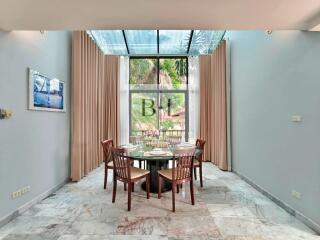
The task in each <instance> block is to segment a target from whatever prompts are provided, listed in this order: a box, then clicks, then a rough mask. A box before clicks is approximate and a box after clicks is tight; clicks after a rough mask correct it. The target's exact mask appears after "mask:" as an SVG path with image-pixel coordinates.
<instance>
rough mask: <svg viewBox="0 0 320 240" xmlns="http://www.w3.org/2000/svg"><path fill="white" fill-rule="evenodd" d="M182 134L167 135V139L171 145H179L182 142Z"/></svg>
mask: <svg viewBox="0 0 320 240" xmlns="http://www.w3.org/2000/svg"><path fill="white" fill-rule="evenodd" d="M181 140H182V136H167V141H168V142H169V144H171V145H178V144H180V143H181Z"/></svg>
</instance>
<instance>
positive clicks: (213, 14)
mask: <svg viewBox="0 0 320 240" xmlns="http://www.w3.org/2000/svg"><path fill="white" fill-rule="evenodd" d="M318 24H320V0H1V4H0V28H1V29H3V30H40V29H43V30H56V29H59V30H62V29H67V30H86V29H273V30H276V29H300V30H306V29H311V28H314V27H315V26H316V25H318Z"/></svg>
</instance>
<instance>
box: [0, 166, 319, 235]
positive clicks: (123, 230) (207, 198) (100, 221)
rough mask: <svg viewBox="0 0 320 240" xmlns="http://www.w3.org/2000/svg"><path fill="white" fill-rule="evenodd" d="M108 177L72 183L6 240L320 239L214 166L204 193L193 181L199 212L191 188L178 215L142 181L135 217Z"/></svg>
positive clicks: (207, 171)
mask: <svg viewBox="0 0 320 240" xmlns="http://www.w3.org/2000/svg"><path fill="white" fill-rule="evenodd" d="M103 170H104V169H103V166H101V167H99V168H97V169H96V170H94V171H92V172H91V173H90V174H88V176H86V177H84V178H83V179H82V180H81V181H79V182H78V183H68V184H66V185H65V186H63V187H62V188H61V189H59V190H58V191H57V192H55V193H54V194H52V195H50V196H49V197H47V198H46V199H44V200H43V201H41V202H40V203H38V204H36V205H34V206H33V207H31V208H30V209H28V210H27V211H26V212H24V213H23V214H22V215H21V216H19V217H17V218H16V219H14V220H13V221H11V222H10V223H8V224H7V225H5V226H4V227H2V228H0V240H29V239H32V240H89V239H90V240H100V239H101V240H109V239H115V240H117V239H119V240H122V239H123V240H124V239H129V240H131V239H132V240H133V239H141V240H147V239H155V240H157V239H160V240H162V239H163V240H169V239H170V240H176V239H177V240H178V239H187V240H188V239H190V240H191V239H192V240H207V239H209V240H210V239H212V240H269V239H272V240H302V239H303V240H316V239H318V240H320V237H319V236H318V235H317V234H316V233H314V232H313V231H312V230H311V229H309V228H308V227H307V226H305V225H304V224H303V223H301V222H300V221H299V220H297V219H296V218H295V217H294V216H291V215H289V214H288V213H287V212H286V211H284V210H283V209H282V208H280V207H279V206H277V205H276V204H275V203H273V202H272V201H271V200H269V199H268V198H266V197H265V196H264V195H262V194H261V193H260V192H258V191H256V190H255V189H254V188H252V187H251V186H250V185H248V184H247V183H246V182H244V181H243V180H241V179H240V178H239V177H238V176H237V175H235V174H233V173H230V172H223V171H220V170H219V169H218V168H216V167H214V166H213V165H212V164H211V163H205V164H204V169H203V173H204V174H203V175H204V187H203V188H200V184H199V180H198V181H195V205H194V206H193V205H191V199H190V189H189V185H188V184H185V185H184V186H183V188H182V189H181V191H180V193H179V194H176V212H175V213H173V212H172V211H171V209H172V196H171V192H167V193H163V194H162V197H161V199H158V198H157V194H151V197H150V199H147V198H146V193H145V192H144V191H143V190H142V189H141V187H140V185H141V182H139V183H137V184H136V185H135V192H133V193H132V207H131V208H132V209H131V211H130V212H128V211H127V192H126V191H124V189H123V184H121V183H119V184H118V188H117V197H116V202H115V203H112V202H111V197H112V173H111V172H110V174H109V176H108V185H107V189H106V190H104V189H103V177H104V172H103Z"/></svg>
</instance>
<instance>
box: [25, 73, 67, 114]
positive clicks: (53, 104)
mask: <svg viewBox="0 0 320 240" xmlns="http://www.w3.org/2000/svg"><path fill="white" fill-rule="evenodd" d="M65 93H66V85H65V83H64V82H63V81H61V80H59V79H57V78H51V77H49V76H47V75H45V74H42V73H40V72H38V71H36V70H34V69H32V68H29V110H37V111H49V112H66V94H65Z"/></svg>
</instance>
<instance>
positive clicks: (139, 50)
mask: <svg viewBox="0 0 320 240" xmlns="http://www.w3.org/2000/svg"><path fill="white" fill-rule="evenodd" d="M125 35H126V39H127V43H128V47H129V52H130V54H141V55H148V54H157V53H158V46H157V30H126V31H125Z"/></svg>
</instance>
